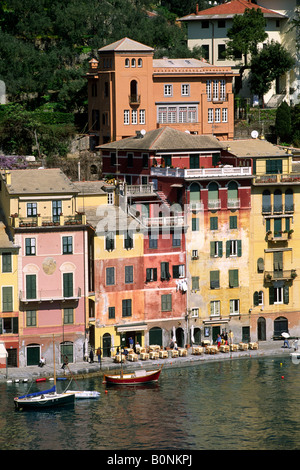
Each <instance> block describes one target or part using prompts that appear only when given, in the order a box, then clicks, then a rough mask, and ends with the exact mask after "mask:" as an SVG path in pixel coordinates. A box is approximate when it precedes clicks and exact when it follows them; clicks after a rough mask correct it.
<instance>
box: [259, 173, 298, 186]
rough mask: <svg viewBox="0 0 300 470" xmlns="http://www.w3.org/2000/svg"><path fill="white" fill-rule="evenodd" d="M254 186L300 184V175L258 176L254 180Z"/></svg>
mask: <svg viewBox="0 0 300 470" xmlns="http://www.w3.org/2000/svg"><path fill="white" fill-rule="evenodd" d="M253 183H254V184H266V185H268V184H282V183H284V184H289V183H290V184H297V183H299V184H300V174H293V173H289V174H284V175H283V174H280V173H278V174H276V175H258V176H256V177H255V178H254V180H253Z"/></svg>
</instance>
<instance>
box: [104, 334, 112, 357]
mask: <svg viewBox="0 0 300 470" xmlns="http://www.w3.org/2000/svg"><path fill="white" fill-rule="evenodd" d="M110 348H111V335H110V334H109V333H104V335H103V357H110Z"/></svg>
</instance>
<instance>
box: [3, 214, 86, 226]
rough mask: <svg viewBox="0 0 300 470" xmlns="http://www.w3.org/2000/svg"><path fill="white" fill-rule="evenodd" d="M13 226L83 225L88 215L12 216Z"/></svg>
mask: <svg viewBox="0 0 300 470" xmlns="http://www.w3.org/2000/svg"><path fill="white" fill-rule="evenodd" d="M10 223H11V226H12V227H14V228H18V227H20V228H28V227H47V226H58V225H60V226H61V225H82V224H86V215H85V214H81V213H78V214H76V215H70V216H64V215H62V214H61V215H58V216H49V217H42V216H40V215H38V216H36V217H19V216H18V215H12V216H10Z"/></svg>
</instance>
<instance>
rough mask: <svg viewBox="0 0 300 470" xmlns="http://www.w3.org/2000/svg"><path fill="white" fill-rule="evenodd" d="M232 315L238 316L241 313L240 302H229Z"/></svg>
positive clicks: (234, 300) (235, 300) (233, 300)
mask: <svg viewBox="0 0 300 470" xmlns="http://www.w3.org/2000/svg"><path fill="white" fill-rule="evenodd" d="M229 311H230V315H237V314H239V313H240V300H239V299H232V300H230V301H229Z"/></svg>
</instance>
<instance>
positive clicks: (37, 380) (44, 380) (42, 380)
mask: <svg viewBox="0 0 300 470" xmlns="http://www.w3.org/2000/svg"><path fill="white" fill-rule="evenodd" d="M36 382H46V378H45V377H43V378H42V379H36Z"/></svg>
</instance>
